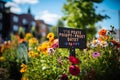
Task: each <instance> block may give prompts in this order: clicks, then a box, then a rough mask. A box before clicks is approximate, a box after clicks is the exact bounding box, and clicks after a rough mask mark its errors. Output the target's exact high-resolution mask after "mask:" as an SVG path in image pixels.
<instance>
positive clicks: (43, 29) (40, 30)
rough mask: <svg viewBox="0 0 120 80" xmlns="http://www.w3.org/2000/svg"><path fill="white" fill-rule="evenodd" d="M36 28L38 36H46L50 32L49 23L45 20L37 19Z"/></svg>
mask: <svg viewBox="0 0 120 80" xmlns="http://www.w3.org/2000/svg"><path fill="white" fill-rule="evenodd" d="M36 30H37V36H38V38H41V37H46V35H47V34H48V32H49V28H48V24H46V23H45V22H44V21H43V20H36Z"/></svg>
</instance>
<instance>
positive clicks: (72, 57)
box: [69, 56, 80, 65]
mask: <svg viewBox="0 0 120 80" xmlns="http://www.w3.org/2000/svg"><path fill="white" fill-rule="evenodd" d="M69 61H70V62H71V63H72V64H73V65H75V64H79V63H80V60H79V59H78V58H76V57H74V56H70V57H69Z"/></svg>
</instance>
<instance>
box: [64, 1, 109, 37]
mask: <svg viewBox="0 0 120 80" xmlns="http://www.w3.org/2000/svg"><path fill="white" fill-rule="evenodd" d="M100 2H102V0H67V3H66V4H64V6H63V13H64V14H65V15H64V16H63V20H65V21H66V22H67V25H68V26H69V27H73V28H81V29H85V30H86V31H87V34H88V37H89V38H90V37H93V36H94V35H95V33H96V28H95V23H97V22H98V21H102V20H103V19H106V18H108V16H107V15H101V14H97V13H96V11H95V8H94V3H100ZM91 32H92V33H91Z"/></svg>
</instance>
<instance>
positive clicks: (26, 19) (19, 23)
mask: <svg viewBox="0 0 120 80" xmlns="http://www.w3.org/2000/svg"><path fill="white" fill-rule="evenodd" d="M5 4H6V2H3V1H1V0H0V36H2V38H3V39H4V40H9V39H10V34H11V33H13V34H16V33H18V31H19V28H20V27H22V28H23V30H24V32H25V33H27V32H30V30H31V28H32V27H35V29H36V35H37V37H38V38H39V39H40V38H41V37H46V35H47V33H48V32H49V30H50V27H51V25H48V24H46V23H45V22H44V21H43V20H35V19H34V17H33V16H32V14H31V10H30V7H29V8H28V12H27V13H25V14H15V13H11V12H10V7H8V8H6V7H5Z"/></svg>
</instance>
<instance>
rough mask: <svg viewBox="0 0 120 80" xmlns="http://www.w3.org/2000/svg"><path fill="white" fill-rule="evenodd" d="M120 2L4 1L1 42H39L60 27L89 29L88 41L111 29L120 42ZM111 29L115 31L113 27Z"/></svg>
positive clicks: (1, 4)
mask: <svg viewBox="0 0 120 80" xmlns="http://www.w3.org/2000/svg"><path fill="white" fill-rule="evenodd" d="M119 5H120V0H0V40H1V42H2V41H5V40H10V36H11V34H14V35H20V36H21V38H23V37H24V35H25V34H26V33H29V32H30V33H32V34H33V35H34V36H35V37H37V38H38V39H39V40H42V39H44V38H45V37H46V35H47V34H48V33H49V32H54V33H55V37H56V38H57V27H72V28H79V29H85V30H86V31H87V34H88V38H89V39H92V38H93V37H95V36H97V35H96V33H97V31H98V30H100V29H102V28H105V29H107V30H110V29H111V27H112V28H113V27H114V29H115V30H116V31H115V33H116V34H115V37H116V39H117V40H118V41H120V7H119ZM110 26H111V27H110Z"/></svg>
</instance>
